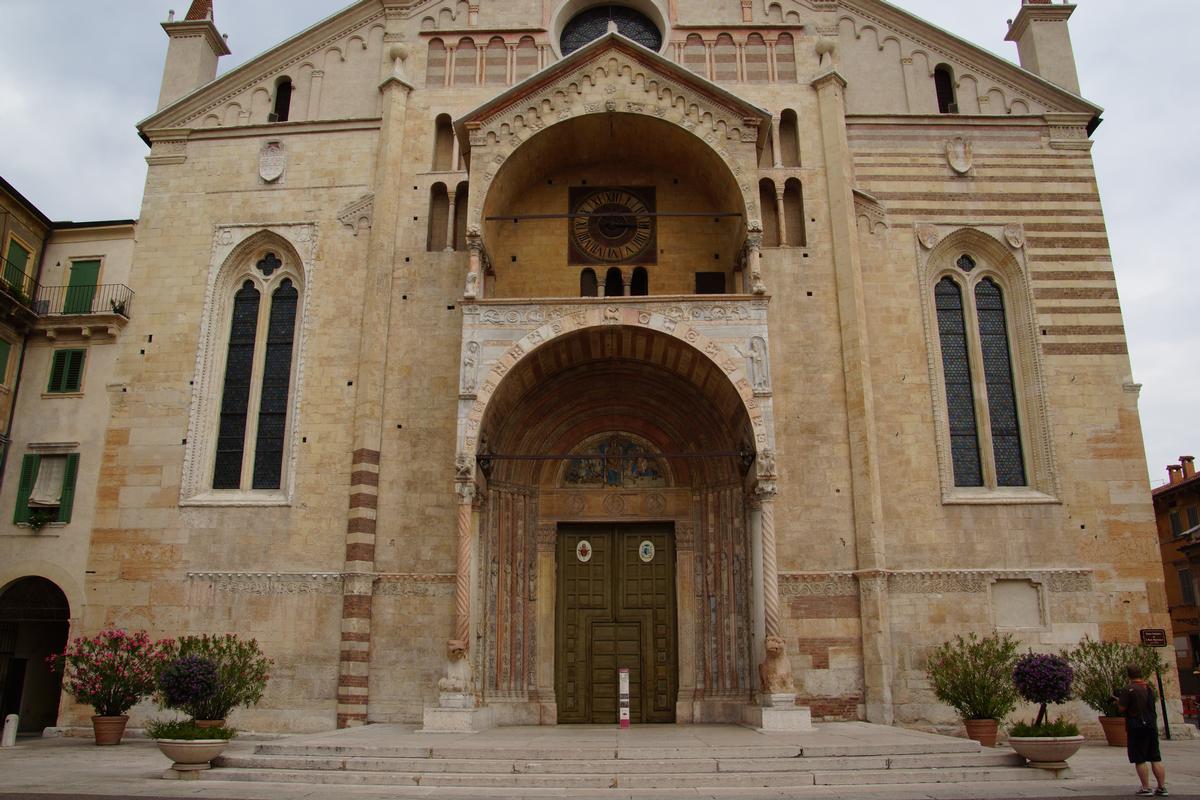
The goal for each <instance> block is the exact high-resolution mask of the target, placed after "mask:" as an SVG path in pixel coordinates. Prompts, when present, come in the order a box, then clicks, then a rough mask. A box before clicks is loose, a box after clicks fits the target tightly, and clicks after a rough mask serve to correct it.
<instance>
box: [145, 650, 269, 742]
mask: <svg viewBox="0 0 1200 800" xmlns="http://www.w3.org/2000/svg"><path fill="white" fill-rule="evenodd" d="M175 656H176V658H177V659H178V660H179V661H184V660H186V659H198V660H202V661H207V662H210V663H211V664H212V665H213V666H214V667H215V669H216V686H215V687H214V689H213V690H212V692H211V693H210V694H208V695H207V696H200V695H199V694H198V695H197V696H196V697H195V698H194V699H192V700H190V701H189V702H188V703H187V705H186V706H183V705H178V706H174V707H176V708H180V709H181V710H184V711H186V712H187V713H188V714H190V715H191V716H192V718H193V719H195V720H198V721H201V722H204V721H218V720H224V719H225V718H226V717H228V716H229V713H230V712H231V711H233V709H235V708H239V707H242V706H252V705H254V704H255V703H257V702H258V701H259V700H261V699H262V696H263V691H265V690H266V688H267V681H268V680H269V679H270V669H271V666H272V661H271V659H269V658H267V657H266V656H265V655H264V654H263V651H262V648H261V647H259V645H258V641H257V640H255V639H249V640H243V639H240V638H238V636H237V635H236V634H232V633H229V634H224V635H220V636H208V635H205V636H181V637H180V638H179V641H178V642H177V644H176V649H175ZM186 663H187V664H190V665H191V666H190V667H189V668H188V669H189V670H191V671H190V672H189V673H188V676H187V678H188V680H192V681H193V682H195V683H196V686H195V687H194V688H199V681H200V677H199V672H198V671H199V670H202V669H203V668H202V667H200V666H198V663H199V662H198V661H187V662H186ZM165 700H166V697H165V694H163V693H160V702H163V704H164V705H166V702H165Z"/></svg>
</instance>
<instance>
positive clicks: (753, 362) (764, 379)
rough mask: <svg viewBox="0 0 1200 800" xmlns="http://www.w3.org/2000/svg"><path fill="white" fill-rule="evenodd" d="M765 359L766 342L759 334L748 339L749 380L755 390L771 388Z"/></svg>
mask: <svg viewBox="0 0 1200 800" xmlns="http://www.w3.org/2000/svg"><path fill="white" fill-rule="evenodd" d="M770 369H771V368H770V366H769V365H768V359H767V342H766V340H765V339H763V338H762V337H761V336H755V337H753V338H751V339H750V380H751V382H752V383H753V385H754V391H756V392H768V391H770V390H771V372H770Z"/></svg>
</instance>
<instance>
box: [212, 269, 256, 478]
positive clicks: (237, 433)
mask: <svg viewBox="0 0 1200 800" xmlns="http://www.w3.org/2000/svg"><path fill="white" fill-rule="evenodd" d="M258 302H259V292H258V289H256V288H254V282H253V281H246V282H245V283H244V284H242V288H241V289H239V290H238V292H237V294H235V295H234V296H233V315H232V320H231V322H230V326H229V350H228V354H227V356H226V359H225V384H224V389H223V390H222V392H221V420H220V426H219V429H218V431H217V457H216V464H215V465H214V467H213V488H214V489H238V488H241V483H242V457H243V455H244V454H245V451H246V414H247V411H248V410H249V409H248V406H249V404H250V382H251V373H252V372H253V371H254V340H255V337H256V336H257V333H258Z"/></svg>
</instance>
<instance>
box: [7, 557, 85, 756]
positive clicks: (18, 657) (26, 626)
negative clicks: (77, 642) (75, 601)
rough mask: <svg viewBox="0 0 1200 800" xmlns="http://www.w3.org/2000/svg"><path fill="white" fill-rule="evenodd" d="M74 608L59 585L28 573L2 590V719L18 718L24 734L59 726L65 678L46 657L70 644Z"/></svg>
mask: <svg viewBox="0 0 1200 800" xmlns="http://www.w3.org/2000/svg"><path fill="white" fill-rule="evenodd" d="M70 619H71V607H70V602H69V601H68V600H67V595H66V593H65V592H63V590H62V589H61V588H59V586H58V584H56V583H54V581H51V580H50V579H48V578H43V577H41V576H38V575H28V576H25V577H22V578H18V579H17V580H14V581H12V582H11V583H9V584H8V585H7V586H5V587H3V589H0V717H4V716H7V715H8V714H19V715H20V724H19V731H20V732H21V733H40V732H41V731H42V730H43V729H45V728H49V727H53V726H55V725H57V723H58V704H59V697H60V696H61V694H62V674H61V673H60V672H54V671H51V670H50V668H49V667H48V666H47V664H46V657H47V656H50V655H52V654H54V653H61V652H62V651H63V649H64V648H65V647H66V644H67V636H68V634H69V630H70Z"/></svg>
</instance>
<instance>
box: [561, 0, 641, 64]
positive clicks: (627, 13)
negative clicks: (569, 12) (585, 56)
mask: <svg viewBox="0 0 1200 800" xmlns="http://www.w3.org/2000/svg"><path fill="white" fill-rule="evenodd" d="M610 20H611V21H612V22H615V23H617V31H618V32H619V33H621V35H622V36H627V37H629V38H630V39H633V40H634V41H635V42H637V43H638V44H640V45H642V46H643V47H645V48H647V49H650V50H653V51H654V52H656V53H657V52H658V51H659V50H661V49H662V32H661V31H660V30H659V29H658V27H657V26H656V25H655V24H654V23H653V22H651V21H650V18H649V17H647V16H646V15H645V14H641V13H639V12H637V11H634V10H633V9H632V8H626V7H625V6H616V5H604V6H596V7H594V8H589V9H588V10H587V11H584V12H583V13H582V14H577V15H576V16H575V17H574V18H572V19H571V21H570V22H568V23H567V25H566V27H565V28H563V32H562V39H560V40H559V45H560V46H561V48H562V54H563V55H564V56H566V55H570V54H571V53H574V52H575V51H576V50H578V49H579V48H581V47H583V46H584V45H586V44H587V43H588V42H594V41H595V40H596V39H599V38H600V37H601V36H603V35H604V34H605V33H607V32H608V23H609V21H610Z"/></svg>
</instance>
